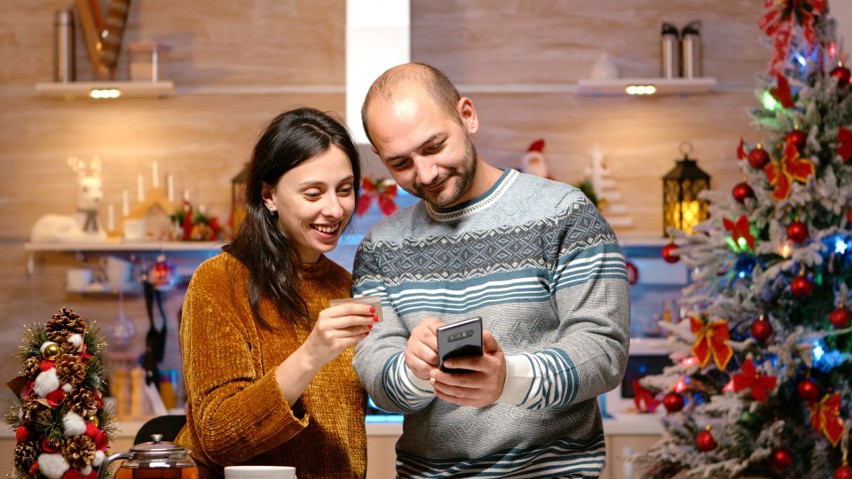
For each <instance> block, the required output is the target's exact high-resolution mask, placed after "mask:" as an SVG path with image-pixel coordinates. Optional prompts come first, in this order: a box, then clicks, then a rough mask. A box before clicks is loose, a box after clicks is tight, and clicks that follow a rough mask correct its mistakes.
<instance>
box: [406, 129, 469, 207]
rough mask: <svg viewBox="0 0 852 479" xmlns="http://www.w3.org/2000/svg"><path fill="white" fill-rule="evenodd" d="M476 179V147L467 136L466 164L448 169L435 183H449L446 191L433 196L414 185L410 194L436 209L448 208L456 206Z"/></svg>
mask: <svg viewBox="0 0 852 479" xmlns="http://www.w3.org/2000/svg"><path fill="white" fill-rule="evenodd" d="M454 177H455V178H456V181H455V182H454V183H452V182H451V180H452V179H453V178H454ZM474 177H476V146H474V144H473V139H472V138H471V137H470V135H465V158H464V162H463V163H462V164H461V165H460V166H458V167H455V168H450V169H448V170H447V172H446V174H445V175H444V176H443V177H441V178H438V179H436V181H435V182H436V183H441V182H444V181H447V182H449V183H447V184H445V185H444V189H442V190H441V191H439V192H438V194H437V195H431V194H428V193H425V192H424V191H423V188H422V184H420V183H414V185H413V186H412V190H410V191H408V192H409V193H411V194H412V195H414V196H416V197H418V198H421V199H423V200H424V201H426V202H427V203H429V204H430V205H432V206H433V207H435V208H447V207H450V206H453V205H455V204H456V203H457V202H458V201H459V199H460V198H461V197H462V196H464V195H465V193H467V190H468V189H470V185H471V184H472V183H473V179H474Z"/></svg>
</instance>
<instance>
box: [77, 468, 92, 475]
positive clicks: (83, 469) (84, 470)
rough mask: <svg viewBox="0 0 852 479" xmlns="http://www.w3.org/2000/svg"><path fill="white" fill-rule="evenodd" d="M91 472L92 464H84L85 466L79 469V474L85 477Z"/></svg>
mask: <svg viewBox="0 0 852 479" xmlns="http://www.w3.org/2000/svg"><path fill="white" fill-rule="evenodd" d="M91 473H92V466H86V467H84V468H82V469H80V475H82V476H83V477H86V476H88V475H89V474H91Z"/></svg>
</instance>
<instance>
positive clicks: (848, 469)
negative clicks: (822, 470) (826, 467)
mask: <svg viewBox="0 0 852 479" xmlns="http://www.w3.org/2000/svg"><path fill="white" fill-rule="evenodd" d="M834 479H852V466H850V465H849V464H844V465H842V466H840V467H838V468H837V469H835V470H834Z"/></svg>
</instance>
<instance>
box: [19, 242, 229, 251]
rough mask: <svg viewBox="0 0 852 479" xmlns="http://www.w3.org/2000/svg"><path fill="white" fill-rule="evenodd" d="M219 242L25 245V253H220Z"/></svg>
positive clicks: (220, 244)
mask: <svg viewBox="0 0 852 479" xmlns="http://www.w3.org/2000/svg"><path fill="white" fill-rule="evenodd" d="M221 248H222V243H220V242H217V241H103V242H67V243H24V250H25V251H162V252H172V251H186V252H193V251H197V252H209V251H218V250H219V249H221Z"/></svg>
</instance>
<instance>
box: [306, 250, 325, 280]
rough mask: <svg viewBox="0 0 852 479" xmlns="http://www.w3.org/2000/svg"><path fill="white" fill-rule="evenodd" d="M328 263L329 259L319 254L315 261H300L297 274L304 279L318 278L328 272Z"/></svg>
mask: <svg viewBox="0 0 852 479" xmlns="http://www.w3.org/2000/svg"><path fill="white" fill-rule="evenodd" d="M330 265H331V260H329V259H328V258H326V257H325V255H320V259H319V261H317V262H316V263H301V264H300V265H299V274H300V275H301V277H302V278H305V279H311V278H319V277H321V276H324V275H325V274H326V273H328V268H329V266H330Z"/></svg>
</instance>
